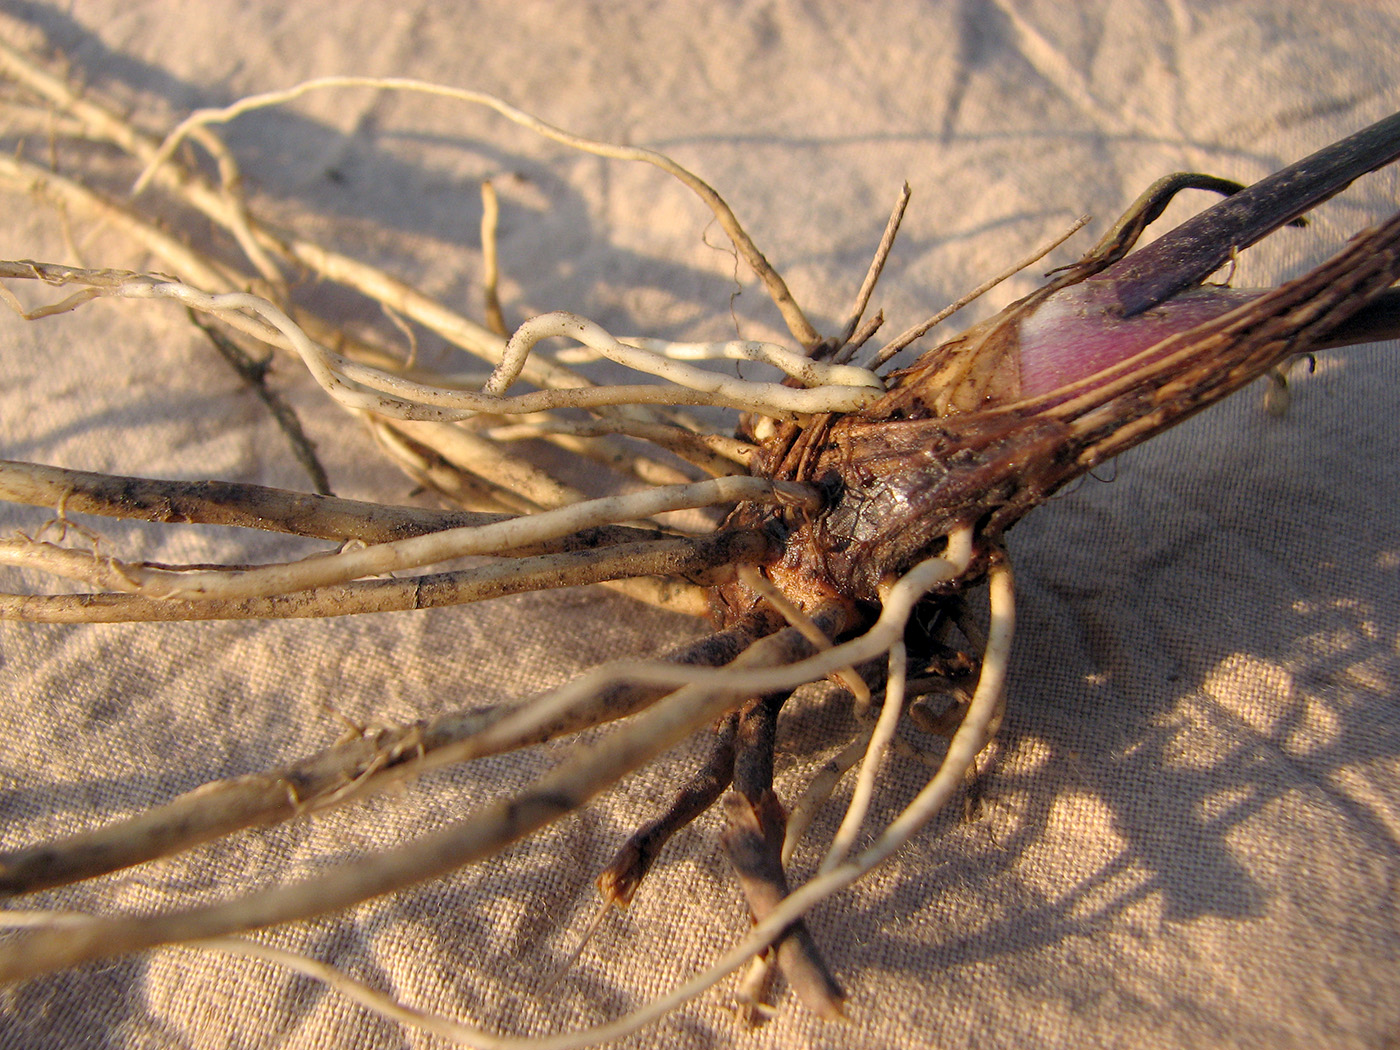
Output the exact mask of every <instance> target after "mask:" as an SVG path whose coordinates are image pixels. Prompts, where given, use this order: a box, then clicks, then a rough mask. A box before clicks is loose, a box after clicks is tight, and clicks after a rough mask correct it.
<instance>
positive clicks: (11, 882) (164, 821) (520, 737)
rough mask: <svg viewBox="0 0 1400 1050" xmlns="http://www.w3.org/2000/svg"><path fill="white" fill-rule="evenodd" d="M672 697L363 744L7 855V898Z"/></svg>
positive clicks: (727, 646)
mask: <svg viewBox="0 0 1400 1050" xmlns="http://www.w3.org/2000/svg"><path fill="white" fill-rule="evenodd" d="M756 638H757V632H756V629H755V625H753V624H751V623H740V624H736V625H735V626H734V627H731V628H729V629H727V630H724V631H720V632H718V633H716V634H712V635H709V636H707V637H705V638H703V639H701V640H699V641H697V642H695V643H693V644H691V645H688V646H684V647H682V648H680V649H678V650H676V651H675V652H673V653H672V654H670V656H669V659H670V660H673V661H675V662H676V663H683V664H692V665H695V666H697V667H706V666H710V667H712V666H718V665H721V664H726V663H729V662H730V661H732V660H733V659H734V658H735V657H737V656H738V655H739V653H741V652H742V651H743V650H744V649H745V648H746V647H747V646H748V645H750V644H751V643H752V642H753V641H754V640H755V639H756ZM667 689H668V687H667V686H665V685H652V684H636V683H629V682H612V683H606V682H601V681H600V682H599V685H598V687H597V688H596V689H594V690H593V691H592V692H589V693H586V694H582V695H580V696H577V697H576V698H575V702H574V703H573V704H572V705H570V706H566V707H563V708H559V709H556V710H553V711H548V712H547V711H544V710H543V708H542V706H541V704H540V703H539V700H540V698H538V697H532V698H527V699H525V700H521V701H517V702H515V703H511V704H497V705H486V706H481V707H474V708H471V709H469V710H465V711H453V712H450V713H447V714H443V715H439V716H437V717H436V718H433V719H431V720H428V721H426V722H420V723H415V724H412V725H408V726H403V727H401V728H397V729H388V730H383V731H380V732H377V733H374V734H363V735H356V736H354V737H352V738H350V739H347V740H343V741H340V742H339V743H337V744H335V745H333V746H331V747H329V748H327V749H325V750H324V751H321V752H318V753H317V754H314V755H312V756H310V757H308V758H306V759H303V760H301V761H299V762H296V763H293V764H292V765H289V766H285V767H283V768H281V769H277V770H272V771H269V772H265V773H255V774H249V775H245V776H240V777H234V778H232V779H229V780H219V781H213V782H211V783H208V784H205V785H203V786H201V787H199V788H196V789H195V790H194V791H191V792H188V793H187V794H184V795H180V796H178V797H177V798H174V799H172V800H170V801H169V802H166V803H164V804H162V805H159V806H155V807H153V808H151V809H148V810H146V811H144V812H142V813H139V814H137V815H135V816H133V817H130V818H127V819H125V820H120V821H116V822H114V823H112V824H108V825H105V826H103V827H100V828H96V829H94V830H91V831H86V832H81V833H79V834H76V835H71V836H68V837H66V838H63V839H58V840H55V841H51V842H46V843H43V844H41V845H36V846H33V847H29V848H25V849H18V850H13V851H10V852H8V853H3V854H0V896H8V895H12V894H20V893H32V892H35V891H37V890H42V889H47V888H50V887H53V886H61V885H65V884H68V883H72V882H77V881H80V880H82V879H90V878H94V877H96V876H98V875H105V874H107V873H109V872H113V871H117V870H119V869H122V868H127V867H131V866H132V865H135V864H141V863H145V862H147V861H151V860H155V859H157V858H159V857H164V856H169V855H171V854H174V853H179V852H183V851H185V850H188V849H191V848H193V847H195V846H197V845H199V844H200V843H203V842H208V841H212V840H214V839H217V838H221V837H223V836H225V835H230V834H232V833H234V832H236V831H241V830H244V829H246V828H254V827H264V826H267V825H269V824H274V823H278V822H280V821H284V820H290V819H292V818H294V817H297V816H301V815H303V814H306V813H309V812H312V811H314V810H320V809H324V808H326V807H328V806H331V805H338V804H341V803H344V802H346V801H348V800H350V799H351V798H362V797H364V796H366V795H369V794H371V793H374V792H378V791H382V790H385V789H387V788H389V787H392V786H394V785H396V784H399V783H401V782H403V781H404V780H405V779H406V778H411V777H417V776H421V775H423V774H424V773H427V772H429V771H431V770H434V769H439V768H442V767H444V766H447V765H455V764H459V763H462V762H467V761H471V760H473V759H477V758H483V757H486V756H488V755H495V754H501V753H503V752H507V751H514V750H517V749H519V748H524V747H529V746H531V745H534V744H539V743H543V742H544V741H547V740H554V739H558V738H560V737H563V736H567V735H570V734H573V733H577V732H581V731H583V730H585V729H589V728H592V727H594V726H598V725H602V724H604V723H607V722H611V721H614V720H617V719H621V718H626V717H629V716H631V715H633V714H635V713H636V712H638V711H640V710H642V709H643V708H645V707H646V706H648V705H649V704H651V703H654V702H655V701H656V700H658V699H660V698H661V697H662V696H663V695H665V693H666V691H667ZM507 719H509V722H508V723H507ZM503 724H506V728H505V729H502V728H501V727H502V725H503Z"/></svg>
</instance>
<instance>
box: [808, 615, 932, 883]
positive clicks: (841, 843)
mask: <svg viewBox="0 0 1400 1050" xmlns="http://www.w3.org/2000/svg"><path fill="white" fill-rule="evenodd" d="M889 666H890V670H889V676H888V678H887V679H886V684H885V703H884V706H882V707H881V708H880V717H879V719H878V720H877V721H876V722H875V730H874V732H873V733H871V735H870V744H869V746H868V747H867V748H866V751H865V758H864V760H863V761H862V762H861V767H860V775H859V776H858V777H857V778H856V786H855V790H854V791H853V792H852V793H851V802H850V805H848V806H847V807H846V815H845V817H844V818H843V819H842V821H841V826H840V827H838V828H837V829H836V834H835V835H834V836H833V837H832V839H831V846H830V847H829V848H828V849H827V852H826V856H825V857H824V858H822V862H821V866H820V867H819V868H818V869H817V874H818V875H825V874H826V873H827V872H829V871H831V870H832V869H833V868H835V867H836V866H837V865H838V864H840V863H841V862H842V861H843V860H845V859H846V855H847V854H848V853H850V852H851V847H852V846H853V845H854V844H855V841H856V836H857V835H859V834H860V829H861V826H862V825H863V824H864V823H865V815H866V813H867V812H868V811H869V809H870V800H871V799H872V798H873V797H874V795H875V778H876V777H877V776H878V775H879V772H880V766H881V763H882V762H883V761H884V758H885V754H886V752H887V751H888V750H889V746H890V741H891V740H892V739H893V738H894V733H895V729H896V728H898V726H899V718H900V715H902V714H903V713H904V683H905V680H906V677H907V674H908V669H909V656H908V652H907V651H906V650H905V648H904V643H903V642H902V641H901V642H895V644H894V645H892V646H890V665H889Z"/></svg>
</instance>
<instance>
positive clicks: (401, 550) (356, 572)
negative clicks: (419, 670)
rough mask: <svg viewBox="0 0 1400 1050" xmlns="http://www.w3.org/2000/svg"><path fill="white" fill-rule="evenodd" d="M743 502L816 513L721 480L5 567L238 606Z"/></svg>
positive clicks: (34, 552)
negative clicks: (286, 557) (184, 562)
mask: <svg viewBox="0 0 1400 1050" xmlns="http://www.w3.org/2000/svg"><path fill="white" fill-rule="evenodd" d="M738 500H753V501H763V502H779V503H793V504H796V505H808V506H814V505H818V504H817V503H816V502H814V501H817V497H816V496H815V494H814V493H813V492H812V490H810V489H809V488H807V487H806V486H804V485H798V484H793V483H788V482H770V481H766V480H763V479H759V478H740V477H729V478H716V479H714V480H712V481H701V482H697V483H695V484H694V485H680V486H674V487H670V488H662V489H650V490H644V491H641V492H635V493H631V494H629V495H626V496H608V497H604V498H602V499H597V500H589V501H588V502H586V503H580V504H576V505H575V506H572V507H565V508H562V509H560V510H554V511H547V512H544V513H541V514H535V515H531V516H528V517H519V518H511V519H508V520H506V521H500V522H496V523H494V524H490V525H481V526H476V527H466V528H460V529H448V530H445V531H442V532H435V533H430V534H428V535H424V536H416V537H413V538H410V539H405V540H396V541H393V542H390V543H380V544H375V545H374V546H371V547H360V548H356V549H350V550H343V551H340V552H338V553H329V554H321V555H315V556H312V557H310V558H305V559H302V560H300V561H295V562H286V563H282V564H274V565H262V566H256V567H252V568H246V569H239V568H224V569H190V570H188V571H182V570H174V569H169V568H153V567H149V566H146V565H142V564H135V563H132V564H127V563H122V562H119V561H117V560H115V559H113V558H108V557H99V556H97V555H95V554H93V553H91V552H86V551H78V550H71V549H69V548H65V547H59V546H56V545H54V544H50V543H40V542H35V541H33V540H30V539H27V538H20V539H14V540H3V541H0V563H4V564H12V565H21V566H25V567H28V568H34V569H39V570H41V571H46V572H50V573H53V574H55V575H59V576H66V577H70V578H73V579H77V580H82V581H87V582H89V583H93V584H95V585H97V586H100V587H105V588H108V589H110V590H115V591H120V592H127V593H134V594H143V595H145V596H146V597H151V598H158V599H172V598H175V599H189V600H196V601H208V600H212V599H222V600H237V599H245V598H266V597H271V596H273V595H280V594H290V593H292V592H295V591H306V590H311V589H313V588H316V587H327V586H331V585H335V584H341V583H348V582H349V581H351V580H355V579H360V578H362V577H366V576H378V575H382V574H385V573H391V572H396V571H399V570H404V569H411V568H416V567H419V566H423V565H429V564H432V563H434V562H440V561H447V560H449V559H452V558H459V557H464V556H466V555H479V554H488V555H489V554H495V553H497V552H499V551H502V550H508V549H510V548H511V547H515V546H520V545H523V544H530V543H540V542H543V541H546V540H549V539H552V538H555V537H558V536H563V535H567V534H568V533H572V532H576V531H578V530H579V529H584V528H591V527H595V526H598V525H611V524H616V523H620V522H625V521H636V520H639V519H642V518H647V517H650V516H651V515H654V514H660V513H665V512H668V511H674V510H684V509H687V508H693V507H704V506H708V505H710V504H714V503H729V502H734V501H738Z"/></svg>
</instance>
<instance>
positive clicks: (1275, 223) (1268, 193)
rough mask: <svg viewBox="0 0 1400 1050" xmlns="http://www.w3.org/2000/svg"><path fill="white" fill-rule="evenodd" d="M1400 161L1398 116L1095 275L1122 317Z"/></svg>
mask: <svg viewBox="0 0 1400 1050" xmlns="http://www.w3.org/2000/svg"><path fill="white" fill-rule="evenodd" d="M1397 158H1400V113H1396V114H1393V115H1391V116H1389V117H1386V118H1385V119H1384V120H1382V121H1379V122H1377V123H1375V124H1372V125H1371V126H1370V127H1368V128H1366V129H1364V130H1362V131H1358V132H1357V133H1356V134H1354V135H1351V136H1348V137H1347V138H1344V139H1342V140H1341V141H1340V142H1334V143H1333V144H1332V145H1330V146H1327V147H1326V148H1325V149H1321V150H1318V151H1317V152H1316V153H1314V154H1312V155H1311V156H1308V157H1305V158H1303V159H1302V160H1300V161H1298V162H1297V163H1295V164H1290V165H1289V166H1288V167H1286V168H1284V169H1282V170H1281V171H1277V172H1275V173H1274V174H1272V175H1270V176H1268V177H1267V178H1263V179H1260V180H1259V181H1258V182H1256V183H1254V185H1252V186H1250V187H1248V188H1246V189H1244V190H1241V191H1240V192H1239V193H1236V194H1234V195H1233V196H1230V197H1227V198H1225V199H1224V200H1222V201H1220V202H1219V203H1217V204H1215V205H1213V206H1212V207H1210V208H1207V209H1206V210H1205V211H1203V212H1201V213H1200V214H1199V215H1196V216H1195V217H1194V218H1191V219H1188V220H1187V221H1186V222H1184V223H1182V224H1181V225H1180V226H1178V227H1176V229H1174V230H1172V231H1171V232H1170V233H1167V234H1164V235H1163V236H1161V237H1160V238H1158V239H1157V240H1156V241H1153V242H1152V243H1151V244H1149V245H1147V247H1145V248H1142V249H1139V250H1138V251H1136V252H1134V253H1133V254H1132V255H1130V256H1128V257H1127V258H1126V259H1124V260H1122V261H1121V262H1118V263H1115V264H1114V265H1113V266H1110V267H1109V268H1108V269H1106V270H1104V271H1103V272H1102V273H1101V274H1099V275H1098V277H1097V278H1096V279H1097V280H1101V281H1112V282H1115V283H1116V284H1117V286H1118V289H1119V291H1118V296H1119V301H1120V302H1121V303H1122V308H1123V314H1124V316H1125V317H1132V316H1134V315H1136V314H1140V313H1142V312H1143V311H1144V310H1148V309H1150V308H1152V307H1153V306H1156V305H1157V304H1158V303H1160V302H1162V301H1163V300H1165V299H1169V298H1171V297H1172V296H1173V295H1175V294H1176V293H1177V292H1179V291H1181V290H1182V289H1183V288H1188V287H1190V286H1192V285H1194V284H1198V283H1199V282H1201V281H1203V280H1205V279H1206V278H1207V277H1209V276H1210V275H1211V274H1212V273H1214V272H1215V271H1216V270H1218V269H1219V268H1220V267H1221V266H1223V265H1224V264H1225V262H1226V261H1227V260H1228V259H1229V258H1230V256H1231V255H1232V254H1233V253H1234V252H1236V251H1238V250H1240V249H1242V248H1247V247H1249V246H1250V245H1251V244H1254V243H1255V242H1257V241H1259V240H1260V239H1261V238H1263V237H1266V236H1267V235H1268V234H1270V233H1272V232H1273V231H1274V230H1276V229H1278V228H1279V227H1280V226H1283V225H1285V224H1286V223H1289V222H1291V221H1292V220H1294V219H1296V218H1297V217H1298V216H1300V215H1302V214H1303V213H1304V212H1306V211H1309V210H1311V209H1312V208H1315V207H1317V205H1319V204H1321V203H1322V202H1323V201H1325V200H1327V199H1328V198H1330V197H1332V196H1334V195H1335V194H1337V193H1340V192H1341V191H1342V190H1344V189H1346V187H1347V186H1349V185H1350V184H1351V183H1352V181H1353V180H1354V179H1357V178H1359V177H1360V176H1362V175H1365V174H1366V173H1367V172H1370V171H1375V170H1376V169H1377V168H1381V167H1384V166H1385V165H1387V164H1389V163H1391V162H1392V161H1394V160H1396V159H1397Z"/></svg>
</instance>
